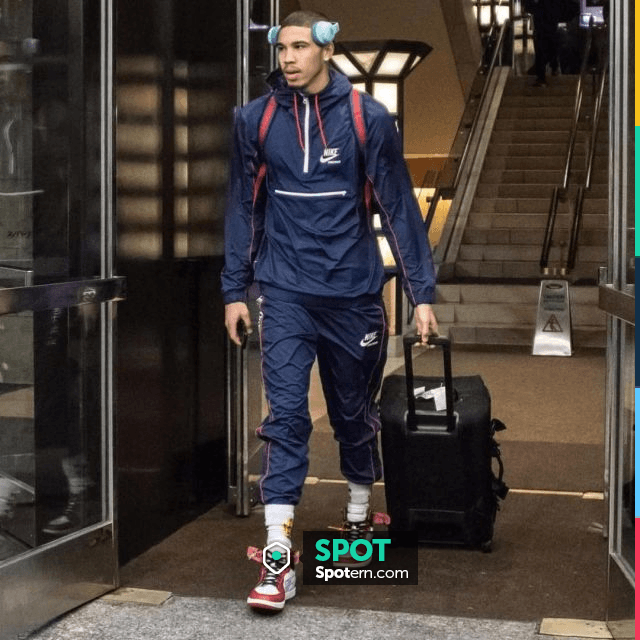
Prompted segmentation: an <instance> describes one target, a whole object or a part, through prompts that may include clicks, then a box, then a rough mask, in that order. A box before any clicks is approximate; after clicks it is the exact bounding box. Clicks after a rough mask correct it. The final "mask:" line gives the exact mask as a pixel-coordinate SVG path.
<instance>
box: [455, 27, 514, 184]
mask: <svg viewBox="0 0 640 640" xmlns="http://www.w3.org/2000/svg"><path fill="white" fill-rule="evenodd" d="M510 24H511V20H505V21H504V22H503V23H502V26H501V27H500V32H499V33H498V38H497V40H496V46H495V49H494V50H493V55H492V56H491V62H490V63H489V66H488V67H487V71H486V74H485V75H486V77H487V79H486V80H485V83H484V86H483V88H482V93H481V94H480V100H479V101H478V108H477V109H476V112H475V114H474V116H473V120H472V121H471V126H470V127H469V135H468V136H467V141H466V143H465V145H464V150H463V152H462V156H460V162H459V163H458V169H457V171H456V175H455V178H454V180H453V189H454V190H455V189H457V187H458V184H459V182H460V175H461V173H462V167H463V166H464V164H465V161H466V159H467V155H468V154H469V148H470V146H471V140H472V138H473V134H474V132H475V130H476V129H477V127H478V122H479V120H480V112H481V111H482V105H483V103H484V101H485V99H486V97H487V92H488V90H489V78H490V77H491V74H492V73H493V70H494V69H495V67H496V63H497V61H498V54H499V53H501V51H502V47H503V45H504V37H505V33H506V32H507V28H508V26H509V25H510Z"/></svg>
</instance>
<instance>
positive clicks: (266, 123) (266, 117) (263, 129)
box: [253, 96, 278, 205]
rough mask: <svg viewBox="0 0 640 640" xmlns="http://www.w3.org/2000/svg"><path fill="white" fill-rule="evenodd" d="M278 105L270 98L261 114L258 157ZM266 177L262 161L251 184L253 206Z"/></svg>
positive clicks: (265, 166)
mask: <svg viewBox="0 0 640 640" xmlns="http://www.w3.org/2000/svg"><path fill="white" fill-rule="evenodd" d="M277 106H278V103H277V102H276V99H275V96H270V98H269V100H268V101H267V106H266V107H265V108H264V111H263V112H262V117H261V118H260V125H259V126H258V146H259V147H260V155H262V150H263V148H264V142H265V140H266V139H267V134H268V133H269V127H270V126H271V121H272V120H273V115H274V113H275V112H276V107H277ZM266 175H267V165H266V163H265V162H264V161H263V162H262V164H261V165H260V167H259V168H258V175H257V176H256V179H255V181H254V183H253V204H254V205H255V203H256V201H257V199H258V195H259V193H260V188H261V187H262V183H263V181H264V177H265V176H266Z"/></svg>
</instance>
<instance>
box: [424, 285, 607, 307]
mask: <svg viewBox="0 0 640 640" xmlns="http://www.w3.org/2000/svg"><path fill="white" fill-rule="evenodd" d="M539 293H540V286H539V285H537V284H536V285H525V284H447V283H445V284H438V286H437V300H436V304H439V305H441V306H446V305H451V304H461V303H462V304H466V303H472V304H473V303H475V304H478V303H485V304H491V303H493V302H497V303H500V304H532V305H537V304H538V296H539ZM569 295H570V298H571V302H572V305H575V304H582V305H591V306H597V305H598V295H599V291H598V287H595V286H594V287H581V286H570V288H569Z"/></svg>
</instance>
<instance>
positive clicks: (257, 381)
mask: <svg viewBox="0 0 640 640" xmlns="http://www.w3.org/2000/svg"><path fill="white" fill-rule="evenodd" d="M263 1H264V2H267V3H268V14H269V20H270V25H275V24H278V23H279V21H280V3H279V0H263ZM236 16H237V32H236V42H237V70H236V71H237V76H236V78H237V80H236V82H237V84H236V88H237V106H238V107H240V106H243V105H245V104H247V102H249V101H250V100H251V99H252V96H251V95H250V80H251V75H252V70H251V51H250V46H251V42H250V31H251V1H250V0H241V1H240V2H238V3H237V14H236ZM262 33H263V34H264V39H265V40H264V41H265V45H266V30H262ZM276 62H277V60H276V53H275V48H273V47H272V50H271V53H270V63H271V68H275V65H276ZM251 306H253V305H252V304H251ZM252 315H255V313H254V314H252ZM256 333H257V332H254V334H253V337H250V338H249V340H248V345H247V347H245V349H237V348H236V347H235V346H234V345H232V344H231V342H230V341H227V350H226V362H227V365H226V385H227V392H226V401H227V409H226V414H227V500H228V502H229V503H232V504H234V505H235V513H236V515H238V516H248V515H249V514H250V512H251V508H252V507H253V506H254V504H255V503H256V497H255V489H256V483H255V475H256V474H253V475H252V474H251V468H250V467H251V463H252V462H254V464H255V460H256V458H257V457H258V456H259V454H260V451H261V449H262V443H261V442H260V441H259V440H258V438H257V436H256V435H255V434H254V431H255V429H256V428H257V427H258V426H259V425H258V424H254V422H255V421H256V416H255V415H253V414H254V413H255V411H251V405H252V404H253V405H254V406H255V405H256V402H257V399H256V398H255V397H254V394H256V393H260V391H259V389H260V388H261V375H260V371H255V370H253V369H254V367H251V357H250V350H251V349H254V350H255V349H259V344H258V343H257V342H258V341H257V337H256Z"/></svg>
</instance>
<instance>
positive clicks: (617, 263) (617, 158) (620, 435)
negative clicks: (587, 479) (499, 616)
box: [599, 0, 637, 638]
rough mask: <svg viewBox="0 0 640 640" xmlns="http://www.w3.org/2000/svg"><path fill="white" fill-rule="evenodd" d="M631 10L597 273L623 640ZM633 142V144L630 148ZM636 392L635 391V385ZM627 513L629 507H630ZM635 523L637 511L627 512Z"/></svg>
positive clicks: (621, 23)
mask: <svg viewBox="0 0 640 640" xmlns="http://www.w3.org/2000/svg"><path fill="white" fill-rule="evenodd" d="M633 18H634V6H633V4H632V2H631V0H613V1H612V2H611V13H610V20H609V30H610V37H609V46H610V54H609V55H610V60H611V65H610V66H611V75H610V87H609V109H610V115H609V140H610V146H609V256H608V264H607V267H606V268H603V269H601V272H600V287H599V306H600V308H601V309H603V310H604V311H605V312H606V313H607V379H606V411H605V417H606V425H605V426H606V430H605V433H606V435H605V438H606V441H605V444H606V461H605V476H606V477H605V492H606V498H607V502H608V523H607V534H608V543H609V545H608V576H607V585H608V586H607V625H608V627H609V630H610V631H611V634H612V636H613V637H614V638H628V637H629V635H628V633H629V631H630V629H632V627H633V626H634V624H633V623H634V617H635V613H634V608H633V601H634V599H635V566H634V565H635V560H633V561H632V562H630V561H629V559H628V558H626V557H625V556H624V554H623V544H622V542H623V535H622V534H623V515H624V514H623V512H622V508H623V500H622V496H623V483H624V475H623V472H624V461H625V458H628V456H629V455H630V456H631V461H632V462H633V459H634V454H635V451H634V449H635V434H634V431H633V428H632V427H630V425H629V424H628V422H629V421H628V420H627V419H626V418H628V417H629V416H628V413H629V410H630V409H633V412H634V413H635V398H631V399H630V398H629V391H628V390H629V386H630V384H631V382H633V380H632V379H631V378H632V376H633V374H630V373H629V372H630V368H631V367H630V365H633V367H632V368H633V369H634V370H635V360H634V358H635V349H633V350H632V349H630V348H629V345H630V344H632V343H633V344H634V345H635V338H634V335H635V276H634V278H633V279H634V281H633V282H629V281H628V280H629V279H630V278H629V276H628V265H629V260H630V259H631V258H632V257H634V258H635V256H631V255H629V253H630V247H629V241H628V240H629V238H628V231H629V227H632V226H633V222H630V221H631V220H633V218H632V216H634V206H633V204H634V203H633V201H632V198H633V196H632V195H631V189H632V188H633V173H632V171H633V167H634V154H633V153H631V152H630V151H631V150H632V149H634V143H633V140H631V139H630V138H631V136H634V130H633V122H632V117H633V107H634V99H633V98H634V96H633V76H632V68H633V67H632V64H631V62H632V57H633V55H634V46H631V47H630V46H629V44H630V42H632V41H633V38H634V35H633V34H634V19H633ZM630 142H631V144H630ZM636 384H637V383H636ZM627 508H628V506H627ZM631 509H632V515H635V514H634V513H633V512H634V511H635V505H631Z"/></svg>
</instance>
